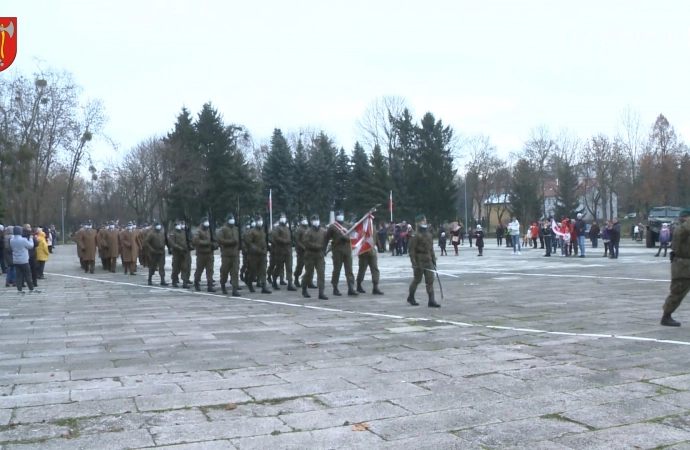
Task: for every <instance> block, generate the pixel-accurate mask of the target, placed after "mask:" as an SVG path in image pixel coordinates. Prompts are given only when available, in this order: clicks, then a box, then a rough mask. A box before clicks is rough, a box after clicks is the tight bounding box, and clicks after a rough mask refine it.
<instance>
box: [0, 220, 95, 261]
mask: <svg viewBox="0 0 690 450" xmlns="http://www.w3.org/2000/svg"><path fill="white" fill-rule="evenodd" d="M85 228H86V225H85V224H81V227H80V228H79V230H77V232H76V233H74V242H76V243H77V257H78V258H79V267H81V270H83V271H84V272H88V271H89V266H87V265H85V264H84V255H82V252H81V248H80V247H79V240H80V239H81V234H82V233H83V232H84V229H85ZM3 257H4V256H3Z"/></svg>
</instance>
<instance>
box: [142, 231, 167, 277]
mask: <svg viewBox="0 0 690 450" xmlns="http://www.w3.org/2000/svg"><path fill="white" fill-rule="evenodd" d="M162 228H163V227H162V226H161V224H160V223H158V221H157V220H154V221H153V231H151V232H149V234H147V235H146V248H147V249H148V251H149V252H148V253H149V286H151V285H153V282H152V281H151V279H152V278H153V274H154V273H156V269H158V274H159V275H160V276H161V286H167V285H168V283H166V282H165V232H163V231H161V230H162Z"/></svg>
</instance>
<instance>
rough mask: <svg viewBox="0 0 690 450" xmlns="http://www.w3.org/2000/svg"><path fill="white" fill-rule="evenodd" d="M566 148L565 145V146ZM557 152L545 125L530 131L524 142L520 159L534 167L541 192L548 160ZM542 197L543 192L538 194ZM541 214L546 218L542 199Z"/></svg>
mask: <svg viewBox="0 0 690 450" xmlns="http://www.w3.org/2000/svg"><path fill="white" fill-rule="evenodd" d="M566 146H567V144H566ZM555 152H557V145H556V142H555V141H554V140H553V138H552V137H551V132H550V131H549V128H548V127H547V126H546V125H540V126H538V127H536V128H533V129H532V130H531V131H530V135H529V139H528V140H527V141H526V142H525V144H524V146H523V150H522V157H523V158H524V159H525V160H526V161H528V162H529V164H530V165H531V166H532V167H534V169H535V171H536V173H537V176H538V177H539V186H540V189H542V190H543V186H544V183H545V181H546V170H547V165H548V163H549V158H550V157H551V156H552V155H553V154H554V153H555ZM539 195H540V196H541V197H543V196H544V193H543V191H542V192H540V193H539ZM542 214H543V216H544V217H546V205H545V204H544V201H543V198H542Z"/></svg>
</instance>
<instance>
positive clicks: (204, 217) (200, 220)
mask: <svg viewBox="0 0 690 450" xmlns="http://www.w3.org/2000/svg"><path fill="white" fill-rule="evenodd" d="M207 220H208V216H201V219H199V223H201V222H206V221H207Z"/></svg>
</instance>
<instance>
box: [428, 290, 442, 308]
mask: <svg viewBox="0 0 690 450" xmlns="http://www.w3.org/2000/svg"><path fill="white" fill-rule="evenodd" d="M440 307H441V305H439V304H438V303H436V300H434V293H433V292H431V293H430V294H429V308H440Z"/></svg>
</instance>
